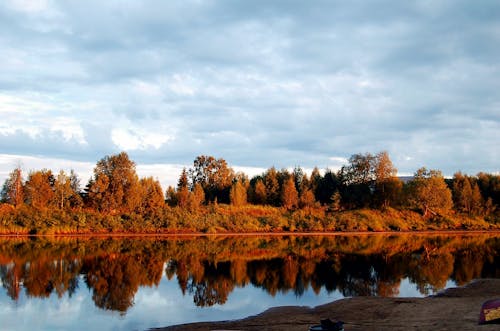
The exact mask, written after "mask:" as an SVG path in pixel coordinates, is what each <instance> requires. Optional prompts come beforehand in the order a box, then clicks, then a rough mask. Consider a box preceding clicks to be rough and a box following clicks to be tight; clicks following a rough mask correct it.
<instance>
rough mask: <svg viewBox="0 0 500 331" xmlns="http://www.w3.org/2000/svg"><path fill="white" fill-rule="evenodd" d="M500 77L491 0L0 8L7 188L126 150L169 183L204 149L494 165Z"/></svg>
mask: <svg viewBox="0 0 500 331" xmlns="http://www.w3.org/2000/svg"><path fill="white" fill-rule="evenodd" d="M499 77H500V2H498V1H497V0H493V1H487V0H484V1H445V0H443V1H434V0H430V1H425V0H423V1H257V0H252V1H232V0H228V1H209V0H207V1H204V0H180V1H122V0H120V1H110V0H106V1H102V0H100V1H62V0H61V1H50V0H37V1H28V0H7V1H2V2H1V3H0V180H2V182H3V179H4V178H5V177H6V176H7V174H8V172H9V171H11V170H12V169H13V168H14V166H15V165H16V164H17V163H18V162H21V164H22V166H23V167H24V168H25V169H26V170H28V171H29V170H30V169H40V168H43V167H48V168H51V169H52V170H54V171H58V170H59V169H69V168H75V169H76V170H77V172H79V173H81V177H83V178H82V179H83V181H84V182H85V181H86V180H87V179H88V176H90V172H91V170H92V167H93V166H94V165H95V163H96V161H97V160H99V159H100V158H102V157H103V156H105V155H109V154H113V153H116V152H119V151H122V150H124V151H126V152H128V153H129V155H130V157H131V158H132V159H133V160H134V161H136V162H137V164H138V170H139V173H140V174H143V175H148V174H152V175H154V176H157V177H158V178H159V179H160V180H161V181H162V183H164V185H165V184H166V183H170V184H173V183H174V182H175V180H176V178H177V177H178V175H179V171H180V170H179V169H180V168H181V167H182V166H190V165H191V164H192V161H193V159H194V158H195V157H196V156H197V155H201V154H206V155H214V156H216V157H222V158H224V159H226V160H227V161H228V163H229V164H230V165H232V166H234V167H238V169H246V170H248V172H250V173H251V172H252V170H254V171H260V170H261V169H264V168H268V167H270V166H273V165H274V166H276V167H277V168H283V167H293V166H295V165H300V166H302V167H304V168H311V167H313V166H315V165H316V166H319V167H320V168H325V167H330V168H336V167H338V166H340V165H342V164H344V163H345V160H346V158H348V157H349V156H350V155H352V154H354V153H364V152H371V153H376V152H378V151H381V150H387V151H388V152H389V154H390V156H391V158H392V160H393V162H394V164H395V166H396V167H397V168H398V169H399V172H400V173H402V174H411V173H413V172H414V171H415V170H416V169H418V168H419V167H421V166H426V167H428V168H433V169H440V170H442V171H443V173H444V174H446V175H452V174H453V173H454V172H455V171H457V170H461V171H463V172H466V173H469V174H476V173H477V172H479V171H486V172H498V171H499V170H500V163H499V161H498V160H499V157H500V93H499V91H500V78H499ZM240 167H241V168H240Z"/></svg>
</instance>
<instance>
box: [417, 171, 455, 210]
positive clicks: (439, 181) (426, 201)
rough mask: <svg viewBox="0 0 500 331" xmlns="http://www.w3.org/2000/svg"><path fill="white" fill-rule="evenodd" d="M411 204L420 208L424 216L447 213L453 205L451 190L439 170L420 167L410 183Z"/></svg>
mask: <svg viewBox="0 0 500 331" xmlns="http://www.w3.org/2000/svg"><path fill="white" fill-rule="evenodd" d="M408 194H409V196H408V199H409V201H408V202H409V203H410V205H411V206H413V207H415V208H418V209H420V210H421V211H422V212H423V214H424V216H428V215H429V214H434V215H436V214H446V213H447V212H448V211H449V210H450V209H451V208H452V206H453V201H452V199H451V191H450V189H449V188H448V186H447V185H446V182H445V181H444V177H443V175H442V174H441V171H439V170H427V169H426V168H420V169H418V170H417V172H416V173H415V175H414V178H413V180H412V181H410V182H409V183H408Z"/></svg>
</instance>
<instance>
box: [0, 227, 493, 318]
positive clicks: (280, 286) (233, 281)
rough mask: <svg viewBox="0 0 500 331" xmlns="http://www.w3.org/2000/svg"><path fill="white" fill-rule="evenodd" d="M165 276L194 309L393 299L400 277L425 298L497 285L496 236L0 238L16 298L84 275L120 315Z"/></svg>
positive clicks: (97, 297) (1, 268)
mask: <svg viewBox="0 0 500 331" xmlns="http://www.w3.org/2000/svg"><path fill="white" fill-rule="evenodd" d="M163 271H165V275H166V277H167V278H168V279H173V278H174V277H176V279H177V282H178V284H179V288H180V290H181V291H182V293H183V294H188V295H192V297H193V300H194V303H195V304H196V305H197V306H200V307H207V306H212V305H216V304H219V305H223V304H224V303H225V302H226V301H227V298H228V296H229V294H230V293H231V292H232V291H233V290H234V288H235V287H243V286H247V285H249V284H251V285H252V286H255V287H259V288H262V289H265V290H266V291H267V292H268V293H269V294H270V295H272V296H274V295H276V294H277V293H278V292H288V291H293V293H295V295H296V296H298V297H300V296H301V295H302V294H303V293H304V292H305V290H307V289H309V288H311V289H313V290H314V292H315V293H319V292H320V291H321V289H322V288H324V289H325V290H326V291H328V292H329V293H330V292H332V291H335V290H338V291H340V292H341V293H342V294H343V295H344V296H396V295H398V294H399V286H400V283H401V281H402V280H403V279H405V278H408V279H409V280H410V281H411V282H413V283H415V284H416V287H417V288H418V290H419V291H420V292H421V293H422V294H429V293H431V292H435V291H438V290H440V289H442V288H444V287H445V285H446V282H447V281H448V280H450V279H451V280H453V281H455V282H456V283H457V284H459V285H463V284H466V283H467V282H470V281H471V280H472V279H475V278H485V277H496V278H499V277H500V235H495V234H483V235H427V236H426V235H401V236H395V235H391V236H387V235H370V236H366V235H365V236H302V237H301V236H284V237H278V236H271V237H194V238H182V239H181V238H170V237H158V238H121V239H118V238H107V239H102V238H101V239H98V238H54V239H45V238H10V239H8V238H4V239H2V240H0V278H1V280H2V285H3V287H4V289H5V291H6V293H7V295H8V296H9V297H11V298H12V300H18V299H19V296H20V292H21V290H22V289H24V291H25V292H26V295H28V296H31V297H40V298H47V297H49V296H50V295H52V294H53V293H55V294H56V295H57V296H58V297H59V298H60V297H62V296H63V295H64V294H65V293H67V294H68V295H69V296H71V295H72V294H73V293H74V292H75V290H76V289H77V287H78V286H79V285H80V286H81V285H82V284H79V280H80V279H81V276H83V279H84V283H85V285H86V286H87V287H88V288H89V289H90V290H91V292H92V299H93V300H94V302H95V305H96V306H97V307H99V308H102V309H106V310H113V311H118V312H120V313H122V314H124V313H125V312H126V311H127V310H128V309H129V308H130V307H131V306H132V305H133V304H134V296H135V294H136V293H137V291H138V289H139V287H141V286H150V287H151V286H158V285H159V283H160V281H161V277H162V275H163Z"/></svg>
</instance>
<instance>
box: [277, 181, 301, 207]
mask: <svg viewBox="0 0 500 331" xmlns="http://www.w3.org/2000/svg"><path fill="white" fill-rule="evenodd" d="M281 203H282V206H283V207H284V208H285V209H287V210H292V209H294V208H295V207H297V205H298V203H299V196H298V193H297V189H296V188H295V181H294V179H293V177H290V178H288V179H287V181H286V182H285V184H284V185H283V191H282V193H281Z"/></svg>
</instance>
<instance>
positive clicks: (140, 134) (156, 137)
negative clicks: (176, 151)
mask: <svg viewBox="0 0 500 331" xmlns="http://www.w3.org/2000/svg"><path fill="white" fill-rule="evenodd" d="M111 139H112V140H113V142H114V143H115V144H116V146H118V147H119V148H121V149H123V150H125V151H133V150H138V149H141V150H145V149H149V148H152V149H156V150H158V149H159V148H160V147H162V146H163V145H164V144H166V143H168V142H169V141H171V140H173V139H174V138H173V137H172V136H171V135H168V134H161V133H152V132H151V133H150V132H145V131H144V130H142V129H123V128H115V129H113V130H112V132H111Z"/></svg>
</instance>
